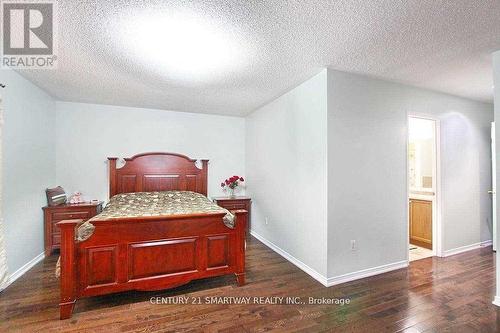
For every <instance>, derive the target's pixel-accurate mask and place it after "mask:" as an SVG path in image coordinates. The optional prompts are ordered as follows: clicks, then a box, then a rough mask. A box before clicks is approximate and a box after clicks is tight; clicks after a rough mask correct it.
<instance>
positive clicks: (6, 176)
mask: <svg viewBox="0 0 500 333" xmlns="http://www.w3.org/2000/svg"><path fill="white" fill-rule="evenodd" d="M0 82H2V83H4V84H6V85H7V87H6V88H4V89H2V91H1V92H0V93H1V94H2V96H3V99H4V125H3V132H2V135H3V142H2V149H3V155H2V162H3V165H2V181H3V197H2V199H3V202H2V206H3V218H4V226H5V236H6V237H5V240H6V248H7V264H8V266H9V272H10V274H12V273H14V272H15V271H17V270H18V269H19V268H20V267H22V266H23V265H25V264H27V263H28V262H30V261H31V260H32V259H33V258H35V257H36V256H38V255H40V253H42V252H43V248H44V245H43V242H44V241H43V215H42V209H41V207H42V206H44V205H46V204H47V200H46V197H45V189H46V188H47V187H50V186H53V185H54V184H55V174H56V166H55V162H56V159H55V148H54V145H55V134H54V129H55V103H54V100H53V99H52V98H51V97H50V96H49V95H47V94H46V93H45V92H43V91H42V90H41V89H39V88H38V87H36V86H35V85H33V84H32V83H30V82H29V81H27V80H26V79H24V78H23V77H21V76H20V75H19V74H17V73H16V72H14V71H12V70H9V69H2V70H0Z"/></svg>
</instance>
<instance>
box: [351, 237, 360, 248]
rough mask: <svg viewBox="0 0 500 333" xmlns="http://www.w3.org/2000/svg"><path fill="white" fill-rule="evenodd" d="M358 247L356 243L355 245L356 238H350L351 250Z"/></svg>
mask: <svg viewBox="0 0 500 333" xmlns="http://www.w3.org/2000/svg"><path fill="white" fill-rule="evenodd" d="M357 249H358V248H357V245H356V240H355V239H351V251H356V250H357Z"/></svg>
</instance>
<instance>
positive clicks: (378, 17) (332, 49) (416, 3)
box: [21, 0, 500, 115]
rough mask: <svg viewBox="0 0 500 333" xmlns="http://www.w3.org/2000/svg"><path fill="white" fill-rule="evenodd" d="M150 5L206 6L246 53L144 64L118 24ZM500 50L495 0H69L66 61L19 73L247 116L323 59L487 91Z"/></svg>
mask: <svg viewBox="0 0 500 333" xmlns="http://www.w3.org/2000/svg"><path fill="white" fill-rule="evenodd" d="M148 11H151V12H153V13H155V14H157V15H165V19H168V18H169V17H171V16H172V15H176V13H178V12H189V13H194V15H198V16H199V17H203V18H204V20H205V21H207V22H209V23H210V24H211V25H212V26H213V28H214V29H217V30H218V31H224V32H226V35H227V36H230V38H231V41H230V42H231V44H232V45H236V47H238V48H241V49H240V50H238V51H239V52H240V53H242V54H243V56H242V57H241V58H240V60H241V61H238V63H237V64H236V65H235V64H232V65H231V66H228V67H227V69H220V70H217V71H216V72H213V73H211V74H210V75H200V78H198V79H196V78H191V79H186V78H184V79H179V78H178V77H176V76H174V75H171V73H169V72H168V71H166V70H164V69H162V68H159V67H158V66H155V65H150V66H148V64H145V63H144V59H138V58H137V57H136V56H134V53H133V52H130V49H127V48H125V47H124V45H123V35H122V34H121V33H120V27H117V23H116V22H123V21H124V20H130V25H129V28H131V27H132V28H134V26H133V25H132V24H138V23H137V19H135V20H134V19H133V18H134V17H135V18H139V17H147V13H148ZM145 13H146V14H145ZM144 15H146V16H144ZM165 33H171V32H165ZM174 33H175V32H174ZM158 43H161V40H159V41H158ZM498 49H500V1H499V0H456V1H452V0H449V1H444V0H392V1H382V0H362V1H356V0H338V1H333V0H332V1H310V0H309V1H249V0H240V1H127V0H107V1H104V0H102V1H96V0H94V1H88V0H79V1H76V0H64V1H59V68H58V69H57V70H54V71H52V70H43V71H42V70H37V71H21V74H22V75H24V76H25V77H27V78H28V79H30V80H31V81H33V82H34V83H36V84H37V85H38V86H40V87H42V88H43V89H45V90H47V91H48V92H49V93H50V94H52V95H53V96H54V97H56V98H57V99H60V100H64V101H75V102H85V103H99V104H113V105H125V106H135V107H146V108H158V109H165V110H179V111H188V112H201V113H217V114H228V115H245V114H248V113H249V112H251V111H253V110H255V109H256V108H257V107H259V106H261V105H263V104H265V103H267V102H269V101H271V100H272V99H274V98H276V97H277V96H279V95H281V94H282V93H284V92H286V91H287V90H289V89H290V88H292V87H294V86H296V85H297V84H299V83H301V82H302V81H304V80H305V79H307V78H309V77H310V76H312V75H314V74H315V73H317V72H318V71H319V70H320V69H321V68H322V67H330V68H334V69H338V70H344V71H350V72H356V73H364V74H367V75H370V76H374V77H379V78H385V79H389V80H394V81H397V82H402V83H407V84H411V85H415V86H419V87H424V88H429V89H433V90H437V91H442V92H447V93H450V94H455V95H459V96H464V97H469V98H473V99H477V100H482V101H488V102H491V101H492V93H493V92H492V85H493V80H492V66H491V56H490V54H491V53H492V52H493V51H495V50H498ZM200 57H203V54H200ZM228 65H229V64H228Z"/></svg>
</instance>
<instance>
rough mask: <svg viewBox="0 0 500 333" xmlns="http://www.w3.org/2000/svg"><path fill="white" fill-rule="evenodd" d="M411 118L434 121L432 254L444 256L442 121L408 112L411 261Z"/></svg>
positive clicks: (408, 197) (408, 235) (407, 181)
mask: <svg viewBox="0 0 500 333" xmlns="http://www.w3.org/2000/svg"><path fill="white" fill-rule="evenodd" d="M410 118H416V119H425V120H431V121H434V147H433V148H434V158H435V161H434V163H433V164H432V168H433V170H432V173H433V176H434V177H433V179H432V183H433V184H432V185H433V188H435V189H436V190H435V193H434V198H433V200H432V255H433V256H438V257H443V246H442V245H443V244H442V243H443V228H442V208H443V207H442V195H441V193H442V192H441V123H440V120H439V118H437V117H434V116H429V115H423V114H419V113H408V115H407V118H406V124H407V125H406V128H407V134H406V198H407V221H406V222H407V223H406V225H407V227H406V230H407V233H406V242H407V251H406V252H407V254H406V256H407V259H408V261H409V248H410V214H409V212H410V201H409V199H410V179H409V177H408V175H409V171H410V168H409V164H408V144H409V142H410V140H409V139H410V131H409V128H410Z"/></svg>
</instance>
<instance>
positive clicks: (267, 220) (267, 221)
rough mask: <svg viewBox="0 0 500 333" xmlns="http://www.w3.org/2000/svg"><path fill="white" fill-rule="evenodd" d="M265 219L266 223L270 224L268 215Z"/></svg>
mask: <svg viewBox="0 0 500 333" xmlns="http://www.w3.org/2000/svg"><path fill="white" fill-rule="evenodd" d="M264 220H265V221H266V225H268V224H269V218H268V217H267V216H266V217H265V218H264Z"/></svg>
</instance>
